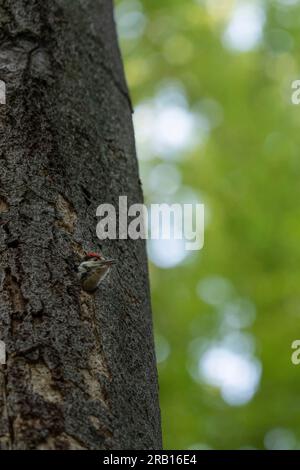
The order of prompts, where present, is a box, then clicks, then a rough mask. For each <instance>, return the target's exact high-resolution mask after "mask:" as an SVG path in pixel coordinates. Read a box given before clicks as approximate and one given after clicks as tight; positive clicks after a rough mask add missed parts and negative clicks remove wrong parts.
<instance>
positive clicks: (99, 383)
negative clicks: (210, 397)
mask: <svg viewBox="0 0 300 470" xmlns="http://www.w3.org/2000/svg"><path fill="white" fill-rule="evenodd" d="M0 28H1V29H0V40H1V47H0V79H1V80H3V81H4V82H5V83H6V93H7V94H6V105H4V104H1V105H0V169H1V171H0V252H1V259H0V268H1V271H0V299H1V300H0V339H1V340H3V341H5V344H6V348H7V364H6V365H2V366H0V369H1V370H0V372H1V373H0V377H1V379H0V389H1V394H0V448H1V449H158V448H160V447H161V434H160V414H159V406H158V393H157V375H156V366H155V356H154V349H153V337H152V320H151V308H150V297H149V286H148V272H147V259H146V254H145V244H144V241H142V240H137V241H133V240H105V241H103V242H100V241H99V240H98V239H97V237H96V230H95V229H96V223H97V219H96V216H95V214H96V208H97V206H98V205H99V204H101V203H104V202H105V203H111V204H113V205H114V206H115V207H118V197H119V195H127V196H128V205H129V204H133V203H137V202H138V203H140V202H142V191H141V186H140V182H139V178H138V167H137V161H136V155H135V145H134V137H133V128H132V119H131V106H130V99H129V96H128V92H127V87H126V82H125V79H124V73H123V68H122V63H121V59H120V53H119V49H118V45H117V39H116V33H115V26H114V21H113V7H112V3H111V0H55V1H54V0H0ZM99 249H102V251H103V253H104V255H106V256H110V257H113V258H116V259H117V260H118V264H117V266H116V267H114V268H113V269H112V271H111V274H110V276H109V277H108V278H106V279H105V281H103V283H102V284H101V285H100V287H99V289H98V291H97V292H96V293H95V294H94V295H90V294H87V293H85V292H84V291H82V290H81V288H80V284H79V281H78V279H77V275H76V272H77V266H78V264H79V262H80V259H81V257H82V256H83V255H84V253H85V251H87V250H92V251H97V250H99Z"/></svg>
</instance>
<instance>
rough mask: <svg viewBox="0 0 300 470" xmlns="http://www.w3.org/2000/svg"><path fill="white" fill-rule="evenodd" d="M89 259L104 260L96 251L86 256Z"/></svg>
mask: <svg viewBox="0 0 300 470" xmlns="http://www.w3.org/2000/svg"><path fill="white" fill-rule="evenodd" d="M86 256H87V257H88V258H98V259H102V258H103V257H102V256H101V255H100V254H99V253H95V252H94V251H90V252H89V253H87V254H86Z"/></svg>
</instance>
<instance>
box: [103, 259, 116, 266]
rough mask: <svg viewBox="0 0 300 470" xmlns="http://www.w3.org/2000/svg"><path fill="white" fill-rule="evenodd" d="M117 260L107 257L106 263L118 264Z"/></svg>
mask: <svg viewBox="0 0 300 470" xmlns="http://www.w3.org/2000/svg"><path fill="white" fill-rule="evenodd" d="M116 262H117V260H116V259H106V260H105V263H106V264H108V265H109V266H111V265H112V264H116Z"/></svg>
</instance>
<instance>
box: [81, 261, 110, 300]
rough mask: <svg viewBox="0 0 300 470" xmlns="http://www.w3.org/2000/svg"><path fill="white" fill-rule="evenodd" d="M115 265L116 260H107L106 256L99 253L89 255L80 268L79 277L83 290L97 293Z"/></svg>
mask: <svg viewBox="0 0 300 470" xmlns="http://www.w3.org/2000/svg"><path fill="white" fill-rule="evenodd" d="M115 263H116V260H114V259H105V258H104V256H102V255H100V254H98V253H87V255H86V257H85V258H84V260H83V261H82V263H81V264H80V265H79V266H78V277H79V279H80V281H81V285H82V288H83V289H84V290H85V291H87V292H95V291H96V290H97V288H98V286H99V284H100V282H102V281H103V279H104V278H105V277H106V276H107V274H108V273H109V271H110V268H111V266H112V265H113V264H115Z"/></svg>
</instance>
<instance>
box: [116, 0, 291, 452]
mask: <svg viewBox="0 0 300 470" xmlns="http://www.w3.org/2000/svg"><path fill="white" fill-rule="evenodd" d="M240 3H241V2H240ZM250 3H251V4H252V5H253V4H254V3H255V1H251V2H250ZM237 4H238V2H235V1H234V0H222V2H221V1H220V0H217V1H216V0H207V1H205V0H203V1H201V0H198V1H196V0H195V1H192V0H186V1H182V0H172V1H171V0H163V1H160V2H158V1H153V0H152V1H150V0H148V1H147V0H144V1H143V2H139V1H137V0H123V1H119V2H117V22H118V28H119V33H120V39H121V48H122V52H123V57H124V60H125V68H126V75H127V79H128V83H129V87H130V91H131V95H132V97H133V102H134V106H135V107H136V108H137V110H138V109H139V108H140V106H141V103H145V102H146V103H148V105H151V103H153V102H154V100H155V99H156V102H159V99H161V100H162V105H161V108H159V107H157V108H155V109H154V111H153V114H152V118H153V115H154V116H155V117H158V116H156V113H159V112H161V109H162V108H163V92H161V90H167V89H168V87H169V88H170V87H173V88H174V87H175V89H176V90H177V93H179V94H180V93H181V95H182V96H185V99H186V103H185V104H184V106H185V110H186V112H187V113H188V114H189V116H190V117H191V119H193V120H194V122H195V123H196V129H197V130H196V131H194V134H195V136H196V140H195V142H191V145H188V144H186V145H183V146H182V148H181V149H180V151H178V149H176V148H175V147H174V152H172V151H171V152H169V154H166V153H165V152H164V150H162V151H160V150H159V148H155V147H153V148H151V149H150V150H149V155H146V156H145V155H143V149H142V150H141V151H140V152H139V153H140V154H139V157H140V168H141V173H142V181H143V185H144V190H145V196H146V200H147V202H149V203H150V202H152V201H156V202H157V201H159V202H165V201H166V199H167V201H166V202H173V201H174V202H175V201H176V200H181V199H182V198H186V195H188V194H190V195H192V196H191V197H196V199H197V200H198V201H201V202H204V203H205V207H206V219H207V223H206V232H205V246H204V248H203V250H202V251H200V252H193V253H191V254H190V255H189V256H187V257H186V258H185V259H184V260H183V261H182V262H181V263H178V264H176V265H175V266H173V267H170V268H169V269H163V268H161V267H159V266H157V263H156V264H155V263H152V264H151V266H150V273H151V284H152V294H153V310H154V324H155V331H156V334H157V346H158V359H161V362H160V363H159V378H160V395H161V410H162V421H163V436H164V445H165V447H166V448H170V449H180V448H188V447H194V448H195V447H196V448H208V447H209V448H216V449H238V448H242V447H255V448H259V449H261V448H264V447H267V448H279V447H283V448H299V447H300V431H299V424H300V414H299V411H300V366H298V367H297V366H295V365H293V364H292V363H291V343H292V341H293V340H294V339H297V338H299V336H300V330H299V324H300V243H299V241H300V205H299V200H300V184H299V175H300V164H299V148H300V132H299V128H300V107H297V106H293V105H292V103H291V83H292V81H293V80H296V79H300V67H299V60H300V54H299V42H300V4H299V2H298V1H284V0H281V1H279V0H278V1H277V0H273V1H271V0H268V1H267V0H266V1H264V2H263V1H261V2H260V3H259V4H257V5H258V8H263V12H262V11H261V12H262V14H264V15H265V21H264V22H263V20H261V25H262V28H263V31H262V37H261V38H259V37H258V38H257V44H255V45H253V46H252V47H249V48H248V50H243V51H241V50H235V49H234V47H233V46H232V44H231V47H230V45H228V43H226V40H225V39H224V34H226V33H224V32H225V31H228V29H226V28H228V25H229V24H230V21H232V18H233V14H234V11H235V9H236V8H237ZM249 21H250V19H249ZM258 36H259V35H258ZM225 37H226V36H225ZM297 74H298V75H297ZM178 90H179V91H178ZM180 90H181V91H180ZM159 93H162V94H161V95H159ZM159 96H161V98H159ZM137 114H138V116H137V118H139V119H140V115H139V113H138V111H137ZM137 124H138V126H139V127H141V128H142V131H143V132H144V133H147V132H148V128H147V126H148V125H149V122H148V121H147V120H145V121H140V122H139V123H137ZM143 126H144V129H143ZM197 126H198V127H197ZM155 132H157V130H156V131H155ZM194 134H193V135H194ZM200 136H202V140H201V139H200ZM154 137H155V136H154ZM151 138H152V137H151V135H150V139H151ZM191 139H192V134H191ZM197 139H198V140H197ZM138 150H139V146H138ZM173 153H174V155H173ZM162 162H164V163H166V162H167V164H168V165H169V166H170V168H171V169H172V168H173V169H176V170H177V171H178V172H179V175H180V177H181V182H180V183H178V187H177V188H176V190H174V191H173V192H172V191H171V190H170V192H169V193H168V191H167V190H168V188H162V189H163V191H162V192H161V193H160V190H159V189H158V190H157V191H156V190H155V174H158V175H159V171H158V172H157V173H153V169H154V168H157V165H159V164H160V163H162ZM174 174H175V173H174ZM151 175H152V176H151ZM153 178H154V182H153ZM164 190H166V191H165V192H164ZM186 202H188V201H186ZM241 299H242V300H241ZM243 319H244V320H243ZM230 335H231V343H232V342H233V348H234V351H235V353H236V355H238V353H239V348H240V351H242V353H243V354H244V356H243V357H244V358H246V360H247V357H248V359H249V360H252V361H254V362H255V361H256V362H255V364H256V373H257V374H258V375H257V377H258V384H257V389H256V391H254V392H253V396H251V397H250V398H249V399H247V400H246V399H245V400H244V402H243V403H237V402H236V400H235V399H234V398H233V399H231V400H228V397H227V399H226V396H225V399H224V393H223V394H222V390H223V388H222V385H220V384H219V385H218V384H213V383H212V381H210V380H208V379H207V377H206V379H205V377H203V376H201V374H200V375H199V371H198V363H199V361H201V358H203V357H204V354H205V351H207V350H209V348H212V347H217V346H218V345H219V346H220V345H223V346H224V344H225V343H224V341H225V340H226V338H227V339H228V337H229V336H230ZM247 341H248V343H247ZM247 348H248V349H247ZM214 364H215V363H214V361H212V362H211V363H210V367H212V369H213V368H214ZM244 364H245V365H247V364H246V363H244ZM242 365H243V364H242ZM225 366H226V367H229V368H230V357H229V364H228V363H227V365H226V364H225ZM225 366H224V367H225ZM260 368H261V369H260ZM242 369H243V368H242ZM238 370H239V369H238ZM260 370H261V376H260V375H259V371H260ZM212 373H215V371H214V370H212ZM236 373H237V371H236V370H235V371H233V375H234V374H236ZM244 373H245V374H247V370H245V371H243V370H242V372H241V377H240V379H241V380H242V382H243V380H244V377H243V374H244ZM224 380H225V379H224ZM232 380H233V382H234V380H237V378H236V377H235V378H233V379H232ZM245 380H246V379H245ZM243 383H244V382H243ZM223 385H224V384H223ZM225 386H226V384H225ZM233 391H234V384H233ZM223 392H224V390H223Z"/></svg>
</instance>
